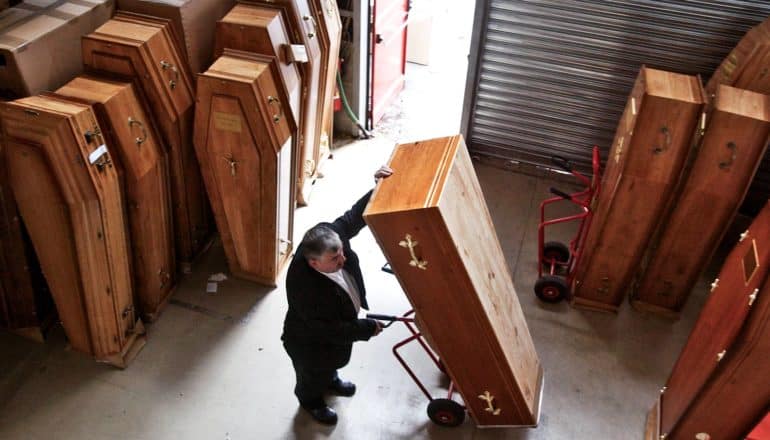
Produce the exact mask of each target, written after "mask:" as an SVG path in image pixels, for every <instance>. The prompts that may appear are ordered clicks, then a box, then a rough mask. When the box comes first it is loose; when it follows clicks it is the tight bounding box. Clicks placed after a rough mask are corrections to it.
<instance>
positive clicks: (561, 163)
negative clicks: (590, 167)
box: [551, 156, 572, 173]
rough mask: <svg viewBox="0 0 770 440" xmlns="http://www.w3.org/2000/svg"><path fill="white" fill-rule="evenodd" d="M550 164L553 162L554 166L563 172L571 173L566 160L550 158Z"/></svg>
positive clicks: (559, 157)
mask: <svg viewBox="0 0 770 440" xmlns="http://www.w3.org/2000/svg"><path fill="white" fill-rule="evenodd" d="M551 162H553V163H554V165H556V166H557V167H559V168H561V169H563V170H564V171H567V172H569V173H571V172H572V165H571V164H570V163H569V161H568V160H567V159H565V158H563V157H561V156H551Z"/></svg>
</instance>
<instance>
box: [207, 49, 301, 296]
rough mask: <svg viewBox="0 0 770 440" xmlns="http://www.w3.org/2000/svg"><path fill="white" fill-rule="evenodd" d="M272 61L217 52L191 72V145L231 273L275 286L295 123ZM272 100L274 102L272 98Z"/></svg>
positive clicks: (288, 222)
mask: <svg viewBox="0 0 770 440" xmlns="http://www.w3.org/2000/svg"><path fill="white" fill-rule="evenodd" d="M279 84H280V70H279V69H278V67H277V65H276V63H275V59H274V58H272V57H265V56H261V55H254V54H248V53H245V52H236V51H225V53H224V55H223V56H222V57H220V58H219V59H217V61H215V62H214V64H213V65H212V66H211V67H210V68H209V70H208V71H207V72H205V73H203V74H201V75H200V76H199V77H198V105H197V108H196V123H195V146H196V152H197V153H198V157H199V160H200V163H201V164H202V165H203V166H202V171H203V176H204V179H205V182H206V188H207V190H208V193H209V197H210V199H211V202H212V206H213V209H214V215H215V217H216V220H217V226H218V228H219V231H220V236H221V238H222V243H223V245H224V248H225V254H226V255H227V260H228V264H229V266H230V270H231V272H232V273H233V274H235V275H237V276H240V277H243V278H246V279H250V280H254V281H257V282H260V283H264V284H268V285H275V282H276V278H277V276H278V273H279V272H280V270H281V268H282V267H283V265H284V264H285V263H286V262H287V261H288V257H289V256H290V254H291V249H292V245H291V242H290V240H291V237H292V231H291V230H292V227H293V220H292V219H293V211H294V203H295V201H294V192H293V191H291V190H290V188H291V187H292V182H293V169H294V167H293V163H292V160H291V154H292V151H291V146H290V145H291V141H292V137H291V134H292V133H293V132H294V131H295V130H296V125H295V124H294V121H293V119H292V116H291V112H290V110H289V109H288V108H285V107H284V106H286V104H285V103H286V102H287V101H288V97H287V95H286V93H285V92H284V91H283V90H284V89H283V87H280V86H279ZM276 99H277V101H276Z"/></svg>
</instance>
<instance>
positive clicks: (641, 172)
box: [572, 66, 705, 311]
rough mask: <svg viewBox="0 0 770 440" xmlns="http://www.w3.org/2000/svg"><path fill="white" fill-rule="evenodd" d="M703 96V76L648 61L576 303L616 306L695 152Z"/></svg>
mask: <svg viewBox="0 0 770 440" xmlns="http://www.w3.org/2000/svg"><path fill="white" fill-rule="evenodd" d="M704 102H705V96H704V95H703V88H702V87H701V84H700V80H699V79H698V78H697V77H695V76H689V75H681V74H677V73H671V72H666V71H662V70H655V69H650V68H647V67H644V66H643V67H642V69H641V71H640V72H639V76H638V77H637V79H636V82H635V84H634V88H633V89H632V92H631V96H630V97H629V99H628V102H627V104H626V108H625V111H624V112H623V116H622V118H621V120H620V124H619V126H618V129H617V131H616V134H615V140H614V141H613V145H612V149H611V151H610V155H609V157H608V159H607V164H606V166H605V173H604V177H603V179H602V188H601V192H600V194H599V196H598V198H597V199H596V201H595V202H596V203H595V209H594V218H593V221H592V223H591V227H590V229H589V231H588V234H587V236H586V239H585V246H584V248H583V249H584V254H583V257H582V259H581V260H580V261H579V262H578V264H577V266H576V272H575V281H574V282H573V286H572V292H573V298H572V303H573V305H575V306H579V307H585V308H590V309H593V310H600V311H616V310H617V308H618V306H619V305H620V303H621V301H622V300H623V298H624V296H625V294H626V290H627V289H628V288H629V287H630V284H631V280H632V277H633V275H634V274H635V272H636V270H637V266H638V264H639V262H640V260H641V258H642V254H643V252H644V250H645V248H646V246H647V243H648V240H649V238H650V235H651V234H652V233H653V231H654V229H655V227H656V225H657V222H658V219H659V218H660V216H661V214H662V213H663V212H665V208H666V205H667V203H668V202H669V198H670V195H671V191H672V190H673V189H674V187H675V185H676V183H677V182H678V179H679V177H680V174H681V172H682V168H683V165H684V163H685V160H686V159H687V157H688V155H689V154H690V151H691V149H692V148H691V147H692V144H693V136H694V133H696V128H698V126H699V123H700V121H701V120H702V117H701V113H702V111H703V107H704Z"/></svg>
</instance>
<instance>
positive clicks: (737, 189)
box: [631, 86, 770, 316]
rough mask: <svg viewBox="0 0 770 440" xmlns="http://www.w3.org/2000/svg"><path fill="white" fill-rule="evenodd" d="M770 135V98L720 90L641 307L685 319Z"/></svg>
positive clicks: (653, 258) (650, 264) (635, 297)
mask: <svg viewBox="0 0 770 440" xmlns="http://www.w3.org/2000/svg"><path fill="white" fill-rule="evenodd" d="M768 136H770V97H768V96H767V95H762V94H759V93H754V92H749V91H747V90H741V89H735V88H733V87H728V86H719V88H718V89H717V94H716V98H715V100H714V103H713V105H712V110H711V111H710V112H709V115H708V118H707V128H706V133H705V135H704V136H703V139H702V140H701V145H700V147H699V148H698V152H697V157H696V158H695V160H694V162H693V164H692V168H691V171H690V172H689V175H688V176H687V177H686V180H685V181H684V185H683V189H682V190H681V193H680V194H677V195H676V196H675V200H674V201H673V202H672V207H673V210H672V212H671V214H670V215H669V216H668V217H667V218H666V219H665V220H664V224H662V225H661V226H660V231H659V232H658V234H657V235H658V238H657V239H656V240H655V241H656V243H655V245H654V247H651V248H650V250H649V251H648V255H647V256H646V258H645V260H646V261H645V264H643V267H644V269H643V273H642V274H640V277H639V279H638V281H637V283H636V286H635V288H634V292H633V294H632V301H631V302H632V304H634V306H635V307H636V308H638V309H641V310H645V311H651V312H654V313H658V314H663V315H666V316H678V314H679V312H680V311H681V309H682V307H683V306H684V304H685V301H686V300H687V297H688V295H689V294H690V291H691V290H692V288H693V286H694V285H695V283H696V282H697V280H698V277H699V276H700V274H701V272H702V270H703V268H704V267H705V266H706V264H707V263H708V261H709V259H710V258H711V256H712V255H713V253H714V251H715V250H716V248H717V246H718V244H719V242H720V241H721V239H722V237H723V236H724V233H725V231H726V230H727V227H728V226H729V225H730V222H731V221H732V219H733V218H734V217H735V214H736V213H737V211H738V207H739V206H740V203H741V201H742V200H743V197H744V196H745V194H746V191H748V188H749V185H750V184H751V181H752V179H753V177H754V173H755V172H756V170H757V167H758V166H759V161H760V159H761V158H762V156H763V155H764V153H765V149H766V147H767V140H768Z"/></svg>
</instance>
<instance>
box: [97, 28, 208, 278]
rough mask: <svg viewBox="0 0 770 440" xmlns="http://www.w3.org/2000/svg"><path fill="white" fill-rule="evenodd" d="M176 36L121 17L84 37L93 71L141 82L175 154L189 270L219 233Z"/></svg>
mask: <svg viewBox="0 0 770 440" xmlns="http://www.w3.org/2000/svg"><path fill="white" fill-rule="evenodd" d="M179 52H180V51H179V49H178V48H177V47H176V46H175V42H174V40H173V39H172V36H171V32H170V31H169V30H168V29H165V27H164V26H161V25H159V23H158V22H155V21H152V22H149V23H146V24H142V23H139V22H138V21H137V20H136V19H134V18H132V19H120V18H116V19H113V20H110V21H108V22H107V23H105V24H104V25H103V26H101V27H99V28H98V29H97V30H96V31H94V32H93V33H91V34H89V35H87V36H85V37H84V38H83V62H84V64H85V65H86V67H87V68H88V69H89V70H90V71H96V72H99V71H102V72H110V73H114V74H119V75H124V76H128V77H133V78H136V81H137V83H138V84H140V85H141V87H142V91H143V93H144V94H145V95H146V97H147V100H148V102H149V107H150V109H151V113H152V116H153V117H154V118H155V121H156V122H157V124H158V129H159V131H160V132H161V135H162V137H163V141H164V143H165V145H166V147H167V148H168V152H169V165H170V174H171V191H172V204H173V209H174V232H175V237H176V253H177V260H178V261H179V262H180V263H182V266H183V267H182V268H183V270H185V271H186V270H189V265H190V263H191V262H192V260H193V259H194V258H195V256H197V255H198V254H199V253H200V252H201V251H202V250H203V249H204V248H205V246H206V245H207V244H208V242H209V238H210V236H211V233H212V230H213V222H212V221H211V218H210V211H209V206H208V201H207V200H206V195H205V189H204V187H203V181H202V178H201V176H200V169H199V166H198V163H197V160H196V158H195V152H194V148H193V145H192V118H193V116H194V108H193V103H194V92H193V85H192V81H191V78H190V76H189V73H188V72H187V69H184V68H182V67H181V66H182V65H183V59H182V57H181V55H180V53H179Z"/></svg>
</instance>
